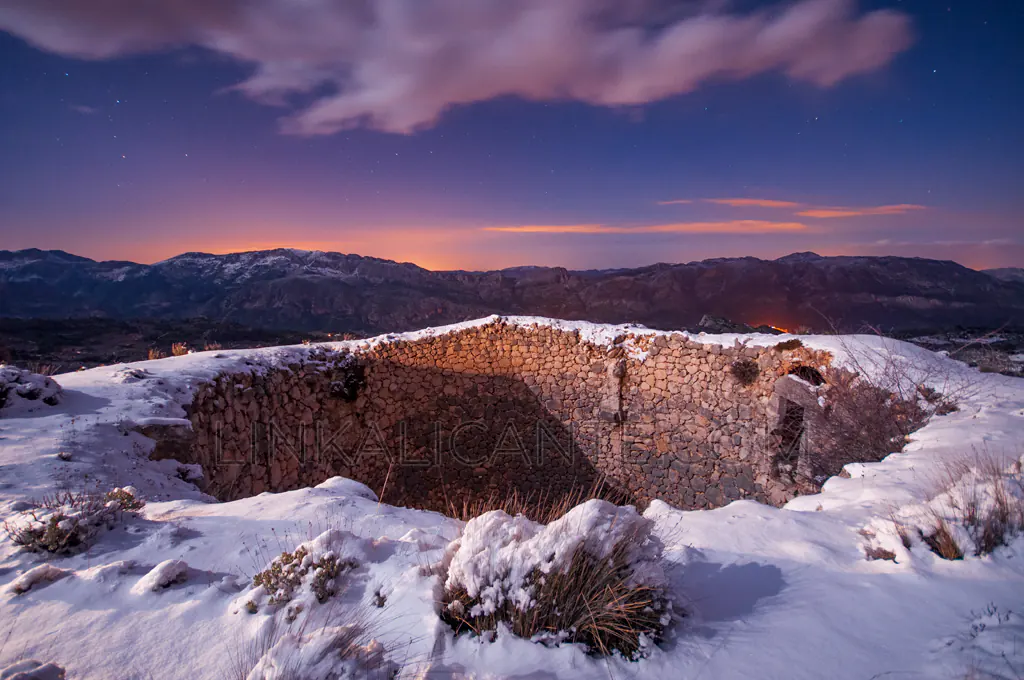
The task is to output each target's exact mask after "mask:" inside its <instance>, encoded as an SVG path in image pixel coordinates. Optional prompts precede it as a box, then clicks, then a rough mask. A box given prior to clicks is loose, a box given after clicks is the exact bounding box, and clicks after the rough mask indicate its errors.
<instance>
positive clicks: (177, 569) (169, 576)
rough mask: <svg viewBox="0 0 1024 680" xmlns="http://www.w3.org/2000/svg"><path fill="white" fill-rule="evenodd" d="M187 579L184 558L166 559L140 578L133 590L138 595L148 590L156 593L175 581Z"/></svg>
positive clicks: (186, 565)
mask: <svg viewBox="0 0 1024 680" xmlns="http://www.w3.org/2000/svg"><path fill="white" fill-rule="evenodd" d="M187 580H188V563H187V562H185V561H183V560H164V561H163V562H161V563H160V564H158V565H156V566H155V567H153V568H152V569H150V570H149V572H148V573H147V574H146V575H145V576H143V577H142V578H140V579H139V580H138V582H137V583H136V584H135V585H134V586H132V592H133V593H135V594H136V595H142V594H145V593H147V592H152V593H156V592H159V591H161V590H163V589H165V588H170V587H171V586H172V585H174V584H175V583H184V582H185V581H187Z"/></svg>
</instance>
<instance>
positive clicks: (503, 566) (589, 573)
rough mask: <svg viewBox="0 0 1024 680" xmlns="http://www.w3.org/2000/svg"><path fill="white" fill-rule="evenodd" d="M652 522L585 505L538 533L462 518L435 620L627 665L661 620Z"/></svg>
mask: <svg viewBox="0 0 1024 680" xmlns="http://www.w3.org/2000/svg"><path fill="white" fill-rule="evenodd" d="M652 525H653V522H651V521H650V520H647V519H645V518H643V517H642V516H640V515H639V514H637V512H636V510H635V509H633V508H632V507H628V506H627V507H622V508H620V507H616V506H614V505H612V504H610V503H607V502H604V501H599V500H592V501H588V502H587V503H584V504H583V505H580V506H578V507H576V508H574V509H573V510H571V511H569V512H568V513H566V514H565V515H564V516H563V517H562V518H560V519H558V520H555V521H554V522H552V523H551V524H549V525H547V526H546V527H545V526H543V525H539V524H536V523H534V522H531V521H530V520H528V519H526V518H525V517H522V516H520V517H514V518H513V517H510V516H509V515H508V514H506V513H504V512H502V511H500V510H498V511H493V512H489V513H486V514H484V515H481V516H480V517H477V518H475V519H473V520H472V521H470V522H469V523H468V524H467V525H466V527H465V531H464V533H463V535H462V537H461V538H459V539H458V540H456V541H454V542H453V543H452V544H451V545H450V546H449V549H448V554H447V556H446V561H447V563H448V566H447V576H446V579H445V587H444V596H443V599H442V609H441V618H442V619H443V620H444V621H445V622H447V623H448V624H449V625H450V626H451V627H452V628H453V629H454V630H455V631H456V633H464V632H472V633H475V634H478V635H480V634H485V633H493V632H495V631H497V629H498V624H499V623H503V624H505V625H507V626H508V627H509V629H510V630H511V632H512V633H513V634H515V635H517V636H519V637H522V638H526V639H529V640H533V641H536V642H540V643H543V644H549V645H557V644H560V643H563V642H568V643H580V644H583V645H585V646H586V648H587V649H588V651H589V652H590V653H593V654H600V655H609V654H612V653H614V652H619V653H621V654H623V655H624V656H625V657H627V658H631V659H636V658H639V657H641V656H643V655H644V654H645V653H646V652H647V651H649V646H650V645H651V644H653V643H655V642H657V641H659V640H660V639H661V638H662V636H663V634H664V631H665V628H666V626H667V625H668V623H669V621H670V620H671V609H672V607H671V603H670V601H669V599H668V597H667V593H666V580H665V576H664V572H663V570H662V567H661V563H660V559H661V543H660V542H659V541H658V540H657V539H655V538H653V537H652V536H651V533H650V531H651V527H652Z"/></svg>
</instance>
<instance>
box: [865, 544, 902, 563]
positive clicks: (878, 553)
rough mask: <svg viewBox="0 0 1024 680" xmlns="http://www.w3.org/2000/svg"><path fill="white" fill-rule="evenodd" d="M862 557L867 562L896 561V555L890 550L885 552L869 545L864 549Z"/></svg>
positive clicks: (883, 549)
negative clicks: (864, 557) (866, 559)
mask: <svg viewBox="0 0 1024 680" xmlns="http://www.w3.org/2000/svg"><path fill="white" fill-rule="evenodd" d="M864 555H865V556H866V557H867V558H868V560H869V561H874V560H889V561H890V562H895V561H896V553H894V552H893V551H891V550H886V549H885V548H881V547H879V546H874V545H869V546H866V547H865V548H864Z"/></svg>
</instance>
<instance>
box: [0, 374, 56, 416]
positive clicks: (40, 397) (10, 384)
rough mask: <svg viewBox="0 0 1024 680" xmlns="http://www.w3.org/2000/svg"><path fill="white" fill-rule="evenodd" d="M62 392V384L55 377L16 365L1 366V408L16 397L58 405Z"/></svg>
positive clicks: (48, 404)
mask: <svg viewBox="0 0 1024 680" xmlns="http://www.w3.org/2000/svg"><path fill="white" fill-rule="evenodd" d="M62 394H63V390H62V389H61V386H60V385H58V384H57V381H56V380H54V379H53V378H50V377H48V376H45V375H40V374H39V373H33V372H31V371H26V370H24V369H21V368H15V367H14V366H0V408H3V407H4V406H7V405H9V404H11V403H13V401H14V400H15V399H24V400H25V401H42V402H43V403H44V404H46V405H47V406H56V405H57V403H58V402H59V401H60V398H61V395H62Z"/></svg>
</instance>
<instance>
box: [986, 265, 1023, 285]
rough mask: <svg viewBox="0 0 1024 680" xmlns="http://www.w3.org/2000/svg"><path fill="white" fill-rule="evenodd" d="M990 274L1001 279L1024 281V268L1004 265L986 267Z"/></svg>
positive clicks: (987, 272)
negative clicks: (992, 267) (994, 267)
mask: <svg viewBox="0 0 1024 680" xmlns="http://www.w3.org/2000/svg"><path fill="white" fill-rule="evenodd" d="M984 272H985V273H986V274H988V275H989V276H994V277H996V278H997V279H999V280H1001V281H1017V282H1021V283H1024V268H1021V267H1003V268H1002V269H985V270H984Z"/></svg>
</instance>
